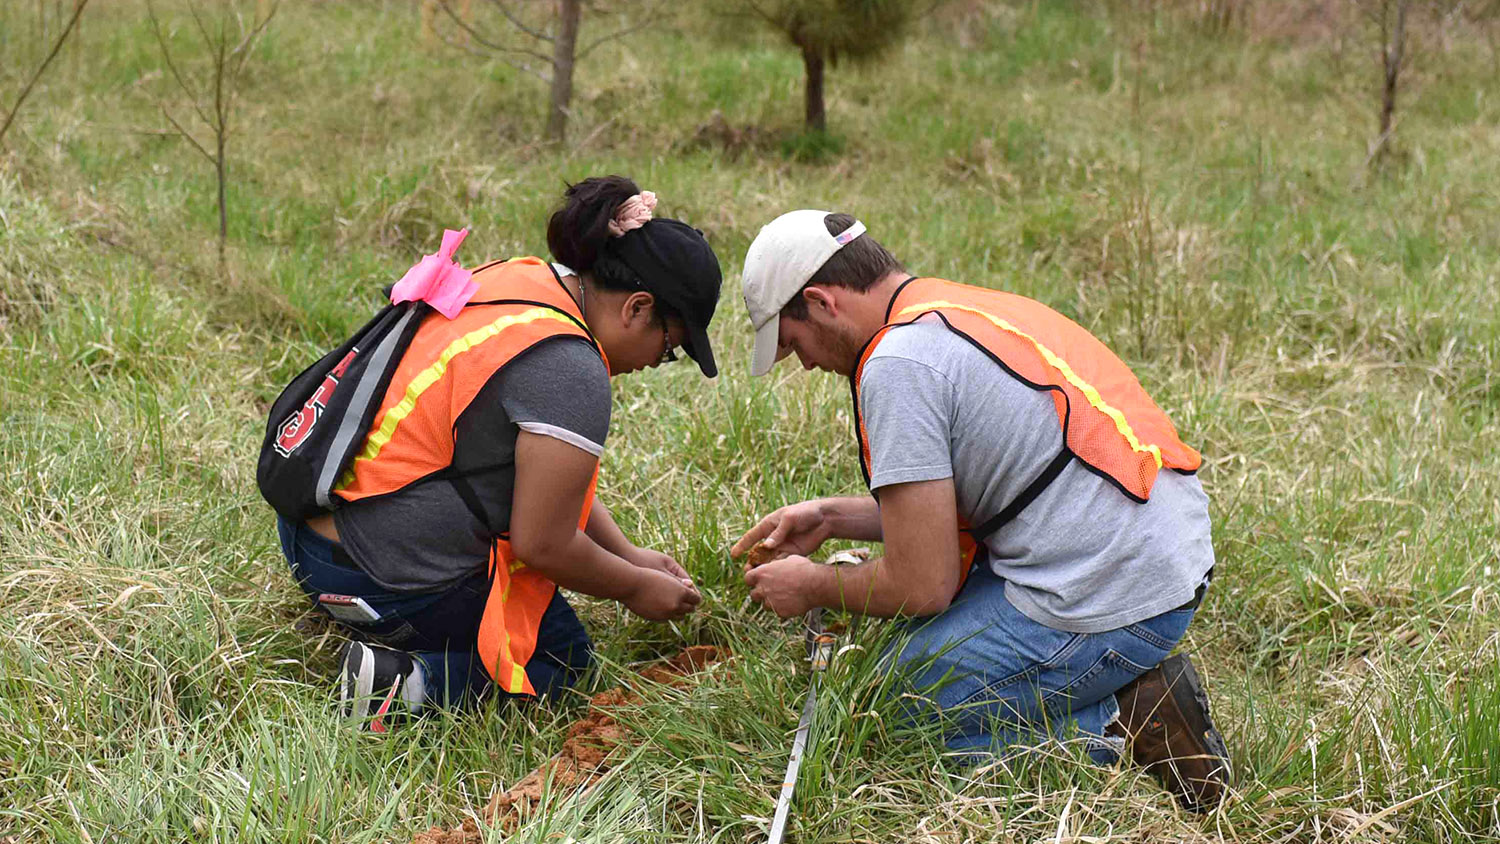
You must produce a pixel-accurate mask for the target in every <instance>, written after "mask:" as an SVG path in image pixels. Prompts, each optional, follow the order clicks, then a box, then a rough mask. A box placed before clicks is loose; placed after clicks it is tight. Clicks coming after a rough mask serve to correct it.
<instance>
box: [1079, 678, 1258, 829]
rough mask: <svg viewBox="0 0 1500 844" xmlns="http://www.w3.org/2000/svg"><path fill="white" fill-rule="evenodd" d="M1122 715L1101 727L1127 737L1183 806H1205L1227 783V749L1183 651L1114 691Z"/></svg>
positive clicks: (1191, 808) (1137, 754)
mask: <svg viewBox="0 0 1500 844" xmlns="http://www.w3.org/2000/svg"><path fill="white" fill-rule="evenodd" d="M1115 700H1116V701H1118V702H1119V704H1120V720H1118V721H1116V722H1115V723H1113V724H1110V725H1109V726H1108V727H1106V728H1105V732H1106V733H1108V734H1110V735H1116V736H1123V737H1124V738H1125V740H1126V741H1128V742H1129V743H1130V751H1131V756H1132V757H1133V758H1134V759H1135V762H1136V764H1138V765H1140V766H1142V767H1144V768H1145V769H1146V770H1147V772H1149V773H1150V774H1151V775H1152V776H1154V777H1156V778H1157V779H1158V780H1160V781H1161V784H1162V785H1163V786H1165V787H1166V789H1167V790H1168V791H1170V792H1172V794H1173V795H1175V796H1176V797H1177V802H1178V803H1180V804H1182V807H1183V808H1185V809H1188V810H1189V811H1193V812H1206V811H1208V810H1209V809H1212V808H1214V807H1215V806H1217V805H1219V802H1220V801H1221V800H1223V798H1224V791H1225V789H1227V788H1228V786H1229V780H1230V771H1229V751H1228V750H1227V749H1226V748H1225V747H1224V737H1223V736H1221V735H1219V731H1218V729H1216V728H1215V727H1214V722H1213V719H1212V718H1211V717H1209V714H1208V695H1207V694H1205V693H1204V691H1203V683H1202V682H1201V681H1200V680H1199V679H1198V672H1197V671H1196V670H1195V669H1194V668H1193V662H1192V660H1191V659H1189V658H1188V655H1187V654H1174V655H1173V656H1169V657H1167V659H1166V660H1165V661H1163V662H1162V664H1161V665H1158V666H1157V667H1155V668H1153V669H1151V670H1150V671H1147V672H1146V673H1145V674H1142V675H1141V676H1139V677H1137V678H1135V679H1134V680H1132V681H1131V682H1130V684H1129V685H1127V686H1125V688H1123V689H1120V690H1119V691H1118V692H1115Z"/></svg>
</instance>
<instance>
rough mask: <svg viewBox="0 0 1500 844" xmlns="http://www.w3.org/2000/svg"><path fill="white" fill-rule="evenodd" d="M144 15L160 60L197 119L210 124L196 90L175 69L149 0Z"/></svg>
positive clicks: (165, 39) (159, 23) (175, 65)
mask: <svg viewBox="0 0 1500 844" xmlns="http://www.w3.org/2000/svg"><path fill="white" fill-rule="evenodd" d="M146 16H147V18H149V19H150V21H151V31H152V32H153V33H155V34H156V43H157V46H159V47H161V57H162V60H163V61H165V62H166V64H167V70H169V71H171V73H172V78H173V79H174V80H176V81H177V87H179V88H181V89H182V92H183V93H184V94H187V96H188V101H189V102H191V103H192V104H193V110H194V111H196V112H198V119H199V120H202V121H203V122H204V123H209V124H210V125H212V123H211V122H210V121H209V119H208V114H207V113H205V112H204V111H203V109H202V108H201V107H200V106H199V105H198V100H199V99H200V97H199V95H198V92H197V91H195V90H193V87H192V86H191V85H189V84H188V83H187V80H186V79H184V78H183V76H182V72H181V71H180V70H178V69H177V62H176V61H174V60H173V59H172V48H171V47H168V46H167V37H166V36H165V35H163V34H162V31H161V22H160V21H159V20H157V17H156V9H155V7H154V6H152V4H151V0H146Z"/></svg>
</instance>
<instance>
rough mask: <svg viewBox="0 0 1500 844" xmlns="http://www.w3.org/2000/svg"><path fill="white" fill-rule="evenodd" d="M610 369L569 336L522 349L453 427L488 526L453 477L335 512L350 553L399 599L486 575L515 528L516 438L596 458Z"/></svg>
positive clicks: (605, 424)
mask: <svg viewBox="0 0 1500 844" xmlns="http://www.w3.org/2000/svg"><path fill="white" fill-rule="evenodd" d="M609 395H610V394H609V372H608V371H607V370H606V369H605V367H604V361H603V360H601V359H600V357H599V353H598V352H596V351H595V350H594V347H593V346H592V345H590V344H589V342H588V341H587V340H585V339H583V338H581V337H575V336H571V335H567V336H561V337H556V338H553V339H549V340H544V341H542V342H541V343H538V344H537V345H535V346H533V347H531V348H530V349H528V350H526V351H525V352H522V353H521V354H520V355H519V356H518V357H516V358H515V359H514V360H512V361H511V362H510V363H509V364H508V365H507V366H506V367H505V368H503V369H501V370H500V371H499V372H498V373H496V374H495V375H494V376H492V377H491V378H490V380H489V381H487V382H486V383H485V385H484V387H483V388H481V389H480V391H479V393H478V394H477V395H476V396H475V397H474V400H473V401H472V402H470V403H469V406H468V407H467V408H466V409H465V410H464V412H463V413H462V414H460V415H459V418H458V421H457V424H456V425H455V426H454V435H453V438H454V449H453V452H454V453H453V463H454V466H455V467H457V468H458V469H459V470H460V471H468V470H474V469H487V470H488V469H493V471H485V472H484V473H482V474H479V475H475V476H473V477H471V478H470V479H469V480H470V484H471V485H472V486H473V488H474V493H475V496H476V497H477V498H478V500H479V502H480V505H481V508H482V509H483V510H484V513H485V517H486V518H485V520H484V521H483V522H482V521H480V520H479V518H478V517H477V516H476V515H475V514H474V513H473V511H471V510H470V509H469V507H468V506H467V505H465V504H464V501H463V499H462V498H461V497H460V496H459V494H458V491H457V490H456V489H455V488H454V486H453V484H452V483H450V482H448V481H447V480H432V481H426V482H423V483H418V484H415V485H413V486H410V487H407V488H406V489H403V490H401V491H400V492H396V493H394V494H391V495H387V496H383V497H380V498H368V499H364V500H361V501H357V502H354V503H352V504H347V505H345V506H343V507H340V508H339V509H338V510H336V511H334V524H335V525H336V526H337V528H338V531H339V538H340V540H341V541H342V542H343V545H344V550H345V551H347V552H348V553H349V556H350V557H352V558H353V559H354V562H355V563H356V564H358V565H359V567H360V568H361V569H363V570H364V571H365V572H366V573H367V574H369V575H370V577H372V578H373V579H374V580H375V581H376V582H377V583H379V584H380V585H382V586H384V587H386V588H387V589H391V590H393V591H396V592H436V591H439V590H442V589H444V588H447V587H449V586H451V585H453V584H455V583H457V582H458V581H460V580H463V579H464V578H466V577H468V576H470V575H472V574H473V573H474V572H476V571H478V570H480V569H481V568H483V567H484V566H485V565H486V564H487V562H488V560H489V553H490V546H491V545H492V544H493V542H494V537H495V536H496V534H498V533H501V532H503V531H507V530H509V529H510V513H511V500H512V495H513V492H514V489H515V480H516V466H515V458H516V436H517V434H519V433H520V432H521V431H523V430H524V431H528V432H530V433H536V434H542V435H544V436H549V437H554V438H556V439H559V440H562V441H563V442H566V443H569V444H570V445H573V446H576V447H578V448H580V449H582V450H584V451H587V452H588V453H590V454H592V455H594V456H596V457H597V456H598V455H599V454H600V453H601V452H602V451H603V450H604V438H605V436H606V435H607V434H608V433H609V413H610V397H609Z"/></svg>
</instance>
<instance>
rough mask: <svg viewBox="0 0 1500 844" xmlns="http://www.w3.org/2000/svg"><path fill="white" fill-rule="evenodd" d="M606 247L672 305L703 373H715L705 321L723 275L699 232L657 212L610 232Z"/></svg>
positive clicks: (688, 349)
mask: <svg viewBox="0 0 1500 844" xmlns="http://www.w3.org/2000/svg"><path fill="white" fill-rule="evenodd" d="M604 252H605V253H606V254H608V255H609V256H610V257H611V258H614V259H616V260H618V261H620V262H621V263H623V264H624V265H625V266H627V267H629V268H630V269H631V270H633V271H634V272H635V274H636V275H637V276H639V277H640V280H641V284H642V285H643V286H644V287H645V288H646V291H647V292H648V293H650V294H651V295H653V296H655V297H656V298H657V299H658V300H660V301H661V302H662V304H664V305H666V306H667V307H668V308H669V309H671V310H672V311H675V312H676V313H677V315H678V316H679V317H681V318H682V322H683V324H684V325H685V326H687V336H686V337H685V338H684V340H683V343H682V348H683V351H685V352H687V353H688V357H691V358H692V359H693V360H695V361H697V362H698V368H699V369H701V370H703V374H704V375H707V376H708V377H710V378H712V377H714V376H715V375H718V374H719V367H718V366H717V365H715V364H714V351H713V349H712V348H711V347H710V346H709V345H708V323H709V322H710V321H711V320H712V319H713V318H714V308H715V307H717V306H718V304H719V287H720V285H721V284H722V283H723V281H724V275H723V273H722V272H720V270H719V258H718V256H717V255H715V254H714V250H713V248H712V247H710V246H709V245H708V241H707V240H705V239H704V238H703V232H701V231H698V230H697V229H695V228H693V227H692V226H690V225H688V224H687V223H684V222H682V221H681V220H673V219H671V218H657V219H654V220H650V221H648V222H647V223H646V224H645V225H643V226H641V227H640V228H638V229H634V230H632V231H628V232H626V233H625V234H623V235H621V236H620V237H612V238H610V239H609V241H608V242H606V243H605V245H604Z"/></svg>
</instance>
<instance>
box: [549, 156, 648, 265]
mask: <svg viewBox="0 0 1500 844" xmlns="http://www.w3.org/2000/svg"><path fill="white" fill-rule="evenodd" d="M640 192H641V189H640V188H639V187H637V186H636V184H635V182H632V181H631V180H629V179H627V178H625V177H624V176H595V177H593V178H589V179H584V180H583V181H581V182H579V183H578V184H576V185H568V189H567V190H566V191H564V192H563V204H562V207H561V208H559V209H557V210H556V211H554V212H552V218H551V219H550V220H548V221H547V248H548V249H550V250H551V251H552V257H553V258H556V259H557V260H558V262H560V263H562V264H566V265H567V266H568V268H569V269H572V270H574V271H575V272H580V273H581V272H587V271H589V270H591V269H593V267H594V262H595V261H597V260H598V259H599V252H600V250H602V249H603V248H604V244H605V242H606V241H607V240H609V221H610V220H612V219H614V216H615V211H616V210H617V209H619V207H620V205H621V204H622V203H624V202H625V200H627V199H629V198H631V197H632V196H635V195H636V194H638V193H640Z"/></svg>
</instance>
